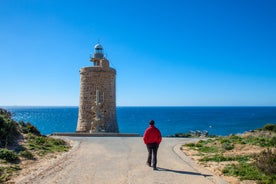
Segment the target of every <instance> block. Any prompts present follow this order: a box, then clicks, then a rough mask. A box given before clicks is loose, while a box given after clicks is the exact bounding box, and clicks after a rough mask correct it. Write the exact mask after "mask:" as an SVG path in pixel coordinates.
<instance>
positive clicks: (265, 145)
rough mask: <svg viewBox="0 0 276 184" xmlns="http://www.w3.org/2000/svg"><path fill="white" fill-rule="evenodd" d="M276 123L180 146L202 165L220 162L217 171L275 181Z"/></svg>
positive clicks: (241, 177)
mask: <svg viewBox="0 0 276 184" xmlns="http://www.w3.org/2000/svg"><path fill="white" fill-rule="evenodd" d="M275 147H276V125H275V124H268V125H265V126H264V127H263V128H261V129H259V130H256V131H253V132H248V133H245V134H242V135H230V136H226V137H216V138H214V139H208V140H206V141H199V142H197V143H190V144H186V145H183V147H182V149H183V150H184V152H185V150H186V151H187V152H188V151H192V152H193V154H192V155H191V156H194V158H196V160H198V161H199V163H200V164H202V165H205V166H210V167H211V166H212V165H220V166H223V167H222V168H220V169H219V171H220V173H221V174H223V175H225V176H235V177H238V178H239V180H254V181H256V182H257V183H267V184H274V183H275V184H276V148H275Z"/></svg>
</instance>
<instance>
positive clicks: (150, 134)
mask: <svg viewBox="0 0 276 184" xmlns="http://www.w3.org/2000/svg"><path fill="white" fill-rule="evenodd" d="M143 139H144V143H145V144H149V143H158V144H160V142H161V141H162V136H161V133H160V131H159V130H158V128H156V127H155V126H154V125H150V126H149V127H148V128H147V129H146V131H145V133H144V137H143Z"/></svg>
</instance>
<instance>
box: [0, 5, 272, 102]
mask: <svg viewBox="0 0 276 184" xmlns="http://www.w3.org/2000/svg"><path fill="white" fill-rule="evenodd" d="M98 40H100V43H101V44H102V45H103V47H104V52H105V54H106V57H107V58H108V59H109V61H110V62H111V66H112V67H114V68H115V69H116V70H117V81H116V82H117V89H116V91H117V106H259V105H260V106H276V1H275V0H271V1H270V0H150V1H149V0H139V1H138V0H136V1H130V0H121V1H119V0H117V1H115V0H98V1H95V0H87V1H85V0H75V1H73V0H72V1H70V0H0V80H1V85H0V86H1V88H0V106H6V105H45V106H49V105H50V106H55V105H59V106H63V105H64V106H71V105H72V106H77V105H78V104H79V91H80V89H79V88H80V75H79V69H80V68H82V67H86V66H92V63H91V62H89V54H90V53H91V52H93V49H94V48H93V47H94V45H95V44H96V43H97V42H98Z"/></svg>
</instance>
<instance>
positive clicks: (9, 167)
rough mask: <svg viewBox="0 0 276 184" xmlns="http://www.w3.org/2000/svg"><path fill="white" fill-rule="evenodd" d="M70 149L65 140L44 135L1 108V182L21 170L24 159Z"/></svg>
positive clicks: (33, 159)
mask: <svg viewBox="0 0 276 184" xmlns="http://www.w3.org/2000/svg"><path fill="white" fill-rule="evenodd" d="M19 139H21V141H18V140H19ZM22 140H26V141H22ZM24 142H27V143H24ZM69 149H70V146H69V145H68V144H67V143H66V142H65V141H64V140H62V139H54V138H51V137H47V136H43V135H41V134H40V132H39V130H38V129H37V128H36V127H34V126H33V125H31V124H30V123H25V122H23V121H20V122H19V123H17V122H16V121H14V120H12V117H11V113H10V112H8V111H6V110H4V109H1V108H0V183H3V182H7V181H8V180H9V179H10V178H11V176H12V175H13V174H14V172H17V171H18V170H20V164H21V162H22V160H32V161H35V160H37V159H38V158H39V157H41V156H44V155H46V154H49V153H55V152H63V151H68V150H69Z"/></svg>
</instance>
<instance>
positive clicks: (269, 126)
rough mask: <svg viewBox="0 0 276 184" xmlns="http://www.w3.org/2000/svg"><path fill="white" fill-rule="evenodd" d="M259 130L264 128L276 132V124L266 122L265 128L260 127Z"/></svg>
mask: <svg viewBox="0 0 276 184" xmlns="http://www.w3.org/2000/svg"><path fill="white" fill-rule="evenodd" d="M258 130H263V131H271V132H275V133H276V124H271V123H269V124H266V125H265V126H264V127H263V128H259V129H258Z"/></svg>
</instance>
